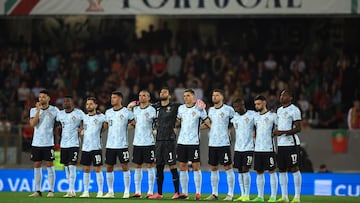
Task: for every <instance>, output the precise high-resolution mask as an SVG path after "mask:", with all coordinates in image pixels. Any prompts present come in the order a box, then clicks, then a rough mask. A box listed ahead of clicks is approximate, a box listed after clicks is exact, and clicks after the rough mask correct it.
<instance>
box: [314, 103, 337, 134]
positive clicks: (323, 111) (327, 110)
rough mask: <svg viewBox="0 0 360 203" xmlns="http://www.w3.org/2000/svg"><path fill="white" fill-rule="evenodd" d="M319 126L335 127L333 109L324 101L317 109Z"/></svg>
mask: <svg viewBox="0 0 360 203" xmlns="http://www.w3.org/2000/svg"><path fill="white" fill-rule="evenodd" d="M318 127H319V128H337V122H336V114H335V109H334V108H333V107H331V106H329V105H328V104H327V103H324V104H323V105H322V106H321V107H320V110H319V125H318Z"/></svg>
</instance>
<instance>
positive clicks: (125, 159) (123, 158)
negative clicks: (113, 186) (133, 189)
mask: <svg viewBox="0 0 360 203" xmlns="http://www.w3.org/2000/svg"><path fill="white" fill-rule="evenodd" d="M119 153H120V154H118V156H119V161H120V163H121V168H122V170H123V180H124V195H123V198H129V197H130V181H131V176H130V168H129V165H128V163H129V160H130V156H129V150H128V149H122V150H120V151H119Z"/></svg>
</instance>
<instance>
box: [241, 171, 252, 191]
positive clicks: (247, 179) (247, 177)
mask: <svg viewBox="0 0 360 203" xmlns="http://www.w3.org/2000/svg"><path fill="white" fill-rule="evenodd" d="M242 177H243V182H244V195H245V196H247V197H249V195H250V185H251V176H250V173H249V172H246V173H243V174H242Z"/></svg>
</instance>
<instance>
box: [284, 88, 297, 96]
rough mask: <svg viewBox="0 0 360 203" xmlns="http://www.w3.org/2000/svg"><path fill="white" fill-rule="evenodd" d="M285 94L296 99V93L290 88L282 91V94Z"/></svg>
mask: <svg viewBox="0 0 360 203" xmlns="http://www.w3.org/2000/svg"><path fill="white" fill-rule="evenodd" d="M283 92H285V93H286V94H287V95H289V96H290V97H292V98H294V96H295V93H294V90H292V89H289V88H285V89H283V90H281V93H283Z"/></svg>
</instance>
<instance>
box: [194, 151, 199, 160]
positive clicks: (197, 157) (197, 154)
mask: <svg viewBox="0 0 360 203" xmlns="http://www.w3.org/2000/svg"><path fill="white" fill-rule="evenodd" d="M194 159H199V152H198V150H197V149H196V150H195V152H194Z"/></svg>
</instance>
